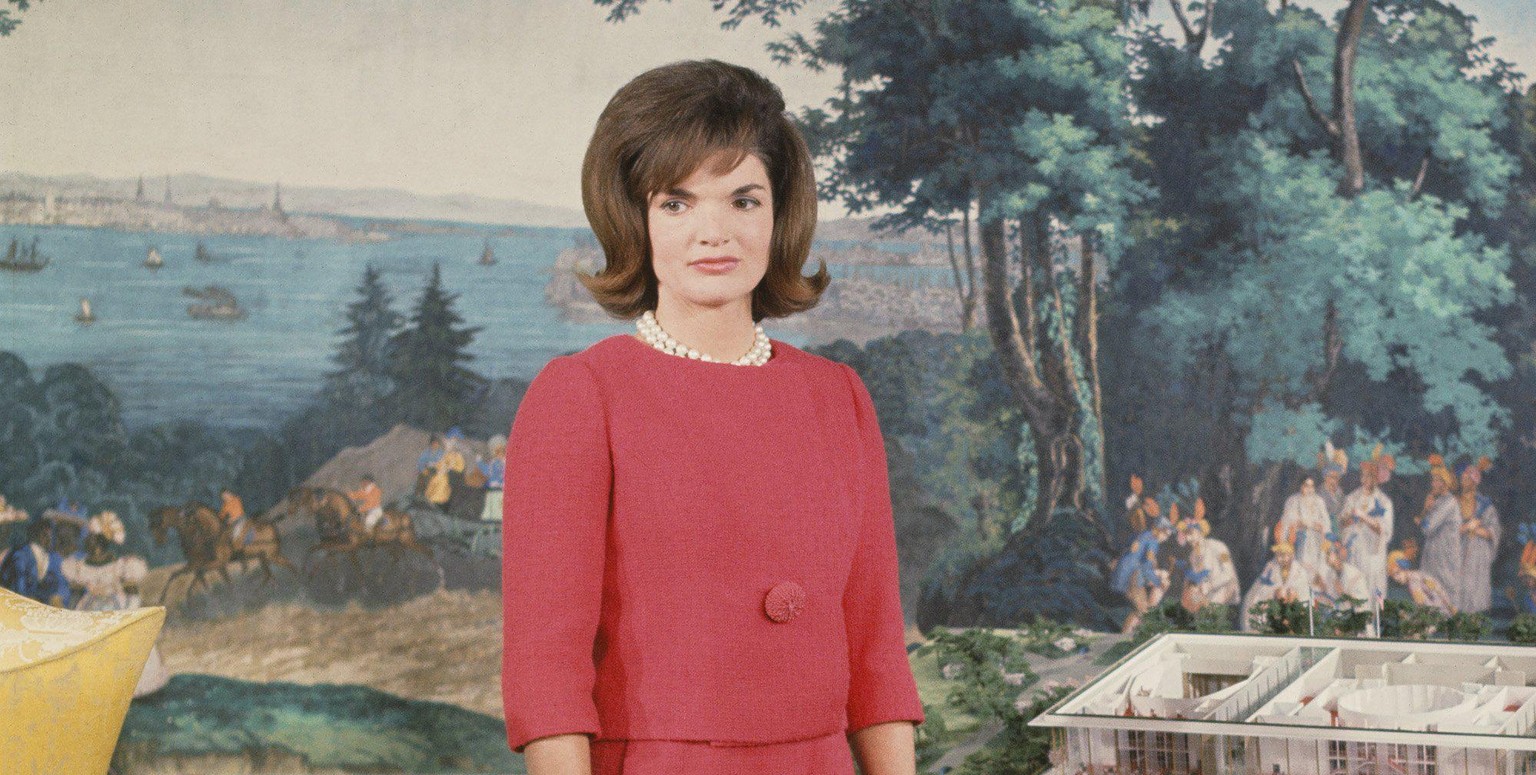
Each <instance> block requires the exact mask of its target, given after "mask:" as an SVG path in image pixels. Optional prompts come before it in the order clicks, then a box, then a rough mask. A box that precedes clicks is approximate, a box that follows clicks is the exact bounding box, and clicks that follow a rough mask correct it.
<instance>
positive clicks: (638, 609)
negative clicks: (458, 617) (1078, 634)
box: [502, 61, 923, 775]
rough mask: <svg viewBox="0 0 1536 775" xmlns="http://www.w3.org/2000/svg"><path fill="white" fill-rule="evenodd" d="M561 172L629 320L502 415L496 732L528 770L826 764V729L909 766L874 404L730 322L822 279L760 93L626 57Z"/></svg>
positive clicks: (839, 371)
mask: <svg viewBox="0 0 1536 775" xmlns="http://www.w3.org/2000/svg"><path fill="white" fill-rule="evenodd" d="M582 198H583V203H584V204H585V206H586V211H587V217H588V219H589V220H590V221H591V223H592V228H593V231H594V232H595V233H596V235H597V238H598V240H599V242H601V243H602V246H603V249H604V252H605V254H606V258H607V264H606V266H605V268H604V269H603V271H602V272H601V273H599V274H597V275H596V276H591V277H583V278H582V281H583V282H584V283H585V284H586V286H587V288H588V289H589V290H590V291H591V292H592V293H593V295H594V296H595V297H596V298H597V300H598V302H599V303H601V304H602V305H603V306H604V307H605V308H606V309H608V310H609V311H610V313H612V314H615V315H617V316H621V317H626V318H634V317H635V316H637V315H638V316H641V319H640V320H639V321H638V322H637V326H638V328H639V331H638V335H630V334H620V335H616V336H612V337H608V338H606V339H603V340H602V341H600V342H598V343H596V344H594V345H592V346H591V347H588V348H587V349H586V350H584V351H582V352H580V353H576V354H574V355H569V356H561V357H557V358H555V359H553V360H552V361H550V362H549V364H548V365H546V366H545V367H544V369H543V370H542V371H540V373H539V374H538V375H537V376H536V377H535V378H534V380H533V382H532V383H531V384H530V385H529V386H528V390H527V392H526V393H525V395H524V397H523V399H522V403H521V404H520V405H519V407H518V410H517V417H516V420H515V421H514V422H513V424H512V430H511V433H510V434H509V436H508V444H507V466H506V479H505V491H504V492H505V498H504V502H505V508H504V519H505V527H504V529H503V532H502V535H503V541H504V546H503V550H504V551H503V558H504V566H503V575H502V578H503V601H504V606H505V610H504V614H505V619H504V629H505V631H504V650H503V662H502V691H503V699H504V707H505V710H506V723H507V734H508V740H509V743H510V745H511V746H512V748H513V750H515V751H518V752H521V753H523V754H524V755H525V756H526V762H527V766H528V772H529V773H530V775H554V774H555V773H587V772H589V771H590V772H593V773H596V774H597V775H611V774H614V773H623V775H653V774H654V775H660V774H662V773H666V775H688V774H689V773H726V772H729V773H733V775H753V774H754V773H763V774H764V775H766V774H768V773H772V775H813V774H814V775H851V773H852V772H853V761H852V757H851V756H850V752H849V745H850V743H851V744H852V747H853V749H854V750H855V752H856V755H857V757H858V758H859V760H860V766H861V768H862V769H863V772H864V773H866V775H911V774H912V773H914V772H915V771H916V766H915V762H914V758H915V757H914V756H913V734H914V730H913V725H914V723H921V722H922V720H923V712H922V706H921V704H920V703H919V701H918V696H917V689H916V686H915V683H914V681H913V678H912V672H911V668H910V666H909V664H908V662H907V655H906V650H905V643H904V637H903V622H902V611H901V601H900V598H899V596H898V593H897V564H896V541H895V535H894V525H893V521H892V517H891V502H890V491H889V489H888V486H887V479H886V464H885V448H884V445H883V442H882V440H881V435H880V428H879V425H878V424H877V422H876V418H875V413H874V406H873V403H872V402H871V400H870V396H869V393H868V391H867V390H866V389H865V387H864V384H863V382H862V381H861V380H860V379H859V377H858V375H857V374H856V373H855V372H854V371H853V370H852V369H851V368H849V367H847V366H845V365H842V364H839V363H835V362H833V361H830V360H827V359H824V358H820V357H817V356H813V355H811V354H809V353H806V352H804V351H802V350H799V349H797V348H794V347H791V346H789V345H787V344H785V343H783V342H778V341H774V340H770V339H768V337H767V336H766V335H765V334H764V333H763V331H762V327H761V326H760V325H754V324H755V323H756V321H760V320H762V319H763V318H766V317H784V316H787V315H789V314H792V313H795V312H799V311H803V310H806V309H809V308H810V307H812V306H814V305H815V303H816V301H817V299H818V297H819V295H820V293H821V292H822V290H824V289H825V287H826V285H827V282H828V275H827V272H826V268H825V266H822V267H821V269H820V271H818V272H817V273H816V274H815V275H812V276H810V277H804V276H802V275H801V274H800V271H801V268H802V267H803V266H804V264H805V261H806V258H807V257H808V255H809V250H810V241H811V234H812V231H813V230H814V227H815V221H816V199H815V181H814V179H813V174H812V168H811V162H810V158H809V154H808V153H807V151H806V148H805V143H804V141H803V140H802V139H801V137H800V136H799V134H798V133H797V132H796V131H795V129H794V127H793V125H792V124H790V123H789V122H788V121H787V120H786V119H785V117H784V102H783V98H782V96H781V95H780V93H779V91H778V89H777V88H775V87H774V86H773V85H772V84H771V83H769V82H768V81H767V80H765V79H764V78H763V77H762V76H760V75H758V74H756V73H754V72H752V71H751V70H747V69H745V68H742V67H737V66H734V65H728V64H725V63H721V62H716V61H703V62H679V63H676V64H672V65H668V66H665V67H660V68H656V69H654V70H651V71H649V72H646V73H644V74H642V75H640V76H639V77H637V78H636V79H634V80H633V81H631V82H630V83H629V84H627V85H625V86H624V87H623V88H621V89H620V90H619V92H618V93H617V94H615V95H614V97H613V99H612V100H611V101H610V102H609V104H608V106H607V108H606V109H605V110H604V111H603V114H602V116H601V117H600V118H599V119H598V124H597V128H596V131H595V132H594V134H593V138H592V141H591V144H590V145H589V146H588V149H587V156H586V160H585V162H584V164H583V170H582ZM642 313H643V314H642ZM589 738H590V739H589ZM589 768H590V769H589Z"/></svg>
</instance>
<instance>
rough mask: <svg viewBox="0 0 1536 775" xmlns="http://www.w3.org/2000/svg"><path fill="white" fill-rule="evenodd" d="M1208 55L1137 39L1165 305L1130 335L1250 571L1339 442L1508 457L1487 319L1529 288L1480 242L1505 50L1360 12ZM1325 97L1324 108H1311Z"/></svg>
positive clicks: (1150, 250) (1233, 36)
mask: <svg viewBox="0 0 1536 775" xmlns="http://www.w3.org/2000/svg"><path fill="white" fill-rule="evenodd" d="M1212 39H1213V40H1217V41H1220V43H1219V49H1218V51H1216V52H1214V54H1213V55H1210V56H1204V57H1202V56H1197V55H1193V54H1191V53H1190V41H1189V40H1188V39H1187V38H1186V40H1184V41H1173V40H1168V39H1166V38H1163V37H1162V36H1161V35H1160V34H1158V33H1156V32H1155V31H1154V32H1149V33H1147V34H1145V35H1144V36H1142V38H1141V39H1140V40H1139V41H1138V47H1139V50H1140V51H1141V52H1142V56H1143V57H1144V59H1145V62H1146V66H1145V67H1144V68H1143V69H1142V70H1141V74H1140V77H1139V78H1138V79H1137V80H1136V83H1135V88H1136V92H1135V96H1136V103H1137V108H1138V111H1139V112H1140V113H1141V115H1142V116H1144V118H1145V120H1146V121H1147V124H1148V127H1149V128H1148V131H1147V140H1146V148H1147V154H1146V156H1147V158H1148V159H1149V160H1150V161H1151V163H1152V172H1151V178H1152V179H1153V180H1154V181H1156V182H1157V183H1158V186H1159V188H1160V190H1161V194H1162V196H1161V197H1160V199H1159V200H1158V203H1157V210H1156V212H1155V213H1148V217H1147V218H1146V219H1144V221H1143V222H1142V223H1141V224H1140V225H1138V227H1137V228H1136V229H1134V230H1135V231H1138V233H1140V234H1144V235H1146V236H1145V238H1144V239H1143V240H1142V241H1141V242H1139V243H1138V245H1137V246H1136V259H1137V260H1136V261H1128V262H1127V263H1129V264H1132V265H1136V266H1138V267H1139V268H1138V270H1137V271H1138V272H1139V273H1140V276H1139V277H1138V278H1134V279H1135V280H1138V281H1144V282H1151V283H1155V284H1156V287H1158V288H1159V289H1160V290H1159V292H1158V293H1157V294H1154V295H1152V296H1151V298H1150V300H1149V301H1146V302H1138V301H1137V300H1136V299H1134V298H1127V299H1126V300H1127V302H1128V304H1127V307H1126V308H1125V309H1122V310H1120V312H1121V313H1122V314H1125V313H1129V312H1131V310H1133V309H1136V308H1138V307H1139V308H1140V309H1139V310H1137V314H1136V315H1135V316H1134V317H1131V316H1129V315H1128V316H1127V317H1125V318H1119V319H1118V320H1117V324H1124V325H1132V324H1133V321H1134V323H1139V324H1142V325H1143V326H1145V327H1146V328H1147V329H1148V330H1151V331H1153V332H1154V333H1155V336H1154V337H1152V338H1149V339H1142V340H1141V341H1140V346H1141V348H1142V349H1145V350H1150V351H1156V352H1159V353H1166V356H1165V357H1164V358H1163V359H1161V362H1159V363H1157V364H1156V368H1155V369H1150V370H1149V372H1150V373H1152V374H1157V375H1160V376H1158V377H1156V379H1158V380H1160V381H1161V383H1162V385H1161V386H1162V388H1163V395H1164V396H1166V397H1168V399H1169V400H1181V398H1182V400H1185V401H1188V402H1189V403H1187V404H1186V407H1187V410H1186V413H1185V414H1183V415H1179V416H1176V417H1175V418H1174V422H1173V423H1171V424H1177V423H1178V422H1179V421H1180V419H1181V418H1184V417H1189V416H1191V415H1196V414H1204V415H1206V416H1208V417H1209V418H1210V420H1209V421H1208V422H1205V423H1204V428H1205V430H1206V432H1207V434H1208V435H1207V436H1206V437H1205V439H1204V440H1203V441H1197V442H1196V445H1195V448H1198V449H1200V450H1202V451H1201V452H1200V453H1199V454H1198V455H1196V456H1195V457H1194V459H1191V458H1190V457H1185V458H1182V459H1181V460H1180V461H1179V462H1180V463H1181V464H1184V465H1188V464H1190V463H1197V464H1198V465H1199V466H1200V467H1203V468H1204V469H1205V471H1206V479H1207V481H1208V482H1209V483H1210V484H1212V485H1214V486H1211V487H1207V488H1204V489H1203V490H1202V491H1203V492H1206V493H1209V494H1211V496H1212V497H1211V501H1212V505H1213V506H1215V507H1217V508H1216V510H1217V511H1218V512H1219V513H1220V515H1221V517H1220V518H1218V519H1213V522H1216V523H1217V524H1221V523H1222V522H1223V521H1226V520H1228V519H1232V518H1234V517H1235V522H1234V523H1233V524H1232V526H1230V527H1228V528H1227V533H1226V537H1227V538H1228V540H1229V543H1232V544H1233V548H1234V552H1235V553H1236V554H1237V555H1238V556H1239V557H1241V558H1244V559H1240V560H1239V567H1240V569H1242V568H1244V567H1245V566H1252V565H1254V564H1256V563H1257V562H1258V561H1259V560H1261V558H1262V557H1263V556H1264V554H1265V553H1264V551H1263V547H1264V545H1265V543H1264V541H1263V534H1264V528H1265V526H1266V520H1272V519H1273V517H1274V515H1275V514H1277V513H1278V512H1279V497H1280V496H1281V495H1283V488H1282V484H1283V482H1284V481H1285V476H1284V474H1285V472H1286V471H1288V470H1292V471H1293V470H1295V468H1294V467H1295V466H1302V467H1305V466H1310V465H1311V464H1312V462H1313V461H1314V459H1315V454H1316V452H1317V450H1318V449H1319V448H1320V447H1321V446H1322V443H1323V441H1324V439H1326V438H1333V439H1334V440H1336V441H1340V442H1343V443H1346V444H1348V443H1352V442H1356V441H1357V440H1358V442H1359V444H1358V446H1357V447H1356V452H1357V453H1358V452H1359V451H1361V448H1362V447H1365V448H1368V446H1369V445H1370V444H1372V443H1374V442H1376V441H1385V442H1387V443H1388V445H1389V446H1391V447H1395V448H1398V449H1399V450H1401V449H1407V448H1410V447H1412V448H1413V449H1414V451H1415V452H1418V453H1420V454H1423V453H1424V452H1427V451H1431V450H1435V449H1438V451H1442V452H1451V453H1455V452H1459V451H1462V450H1468V451H1486V450H1491V449H1492V448H1493V446H1494V444H1495V441H1496V439H1497V436H1498V433H1499V429H1500V428H1501V427H1502V426H1503V424H1504V423H1505V422H1506V420H1507V416H1508V415H1507V410H1506V409H1505V408H1504V407H1503V406H1501V405H1500V404H1499V403H1498V401H1497V400H1495V398H1494V396H1493V395H1492V394H1491V392H1490V385H1491V384H1492V383H1494V382H1495V381H1497V380H1500V379H1503V378H1505V377H1506V376H1508V375H1509V373H1510V364H1509V360H1508V358H1507V357H1506V355H1505V353H1504V352H1503V351H1502V350H1501V348H1500V347H1499V346H1498V344H1497V343H1496V342H1495V340H1494V339H1493V336H1492V333H1493V331H1492V329H1491V328H1490V326H1489V325H1488V324H1487V322H1486V320H1487V316H1488V315H1490V314H1491V313H1492V312H1494V311H1495V310H1497V309H1498V308H1499V307H1500V306H1501V305H1503V304H1505V303H1507V302H1508V301H1510V300H1511V298H1512V293H1511V290H1512V284H1511V282H1510V279H1509V276H1508V270H1509V261H1508V254H1507V251H1506V250H1505V249H1504V247H1503V246H1502V245H1499V244H1495V243H1493V242H1490V239H1489V237H1488V236H1486V235H1485V234H1484V233H1483V232H1482V231H1480V230H1479V225H1480V224H1482V223H1485V222H1486V221H1487V219H1488V218H1489V217H1490V215H1491V214H1495V213H1497V212H1498V211H1499V210H1500V209H1501V208H1502V205H1503V202H1504V198H1505V197H1504V191H1505V190H1506V188H1507V185H1508V179H1509V176H1510V173H1511V171H1512V169H1513V167H1512V164H1511V161H1510V158H1509V155H1508V154H1507V153H1505V152H1504V151H1503V150H1502V149H1501V148H1499V146H1498V144H1497V143H1496V142H1495V137H1496V133H1497V132H1498V130H1499V129H1500V127H1501V125H1502V122H1503V120H1504V119H1503V116H1504V112H1503V104H1504V99H1503V90H1504V89H1505V88H1506V86H1507V84H1506V83H1504V82H1501V81H1500V78H1507V73H1506V74H1504V75H1498V74H1495V75H1493V76H1489V75H1484V74H1482V73H1480V71H1479V67H1478V65H1479V64H1480V63H1485V62H1486V61H1487V54H1486V47H1487V45H1488V42H1487V41H1481V40H1478V39H1477V38H1475V37H1473V35H1472V30H1471V26H1470V20H1469V19H1468V18H1467V17H1466V16H1465V15H1464V14H1461V13H1460V12H1459V11H1456V10H1455V9H1454V8H1453V7H1451V6H1448V5H1446V4H1442V3H1439V2H1436V1H1435V0H1388V1H1387V2H1375V3H1364V2H1352V3H1350V4H1349V6H1348V7H1346V8H1345V9H1344V10H1343V11H1342V12H1341V14H1340V17H1339V20H1338V22H1337V23H1336V24H1333V25H1330V24H1329V23H1328V22H1327V21H1326V20H1325V19H1323V18H1322V17H1321V16H1319V15H1318V14H1316V13H1314V12H1312V11H1310V10H1307V9H1302V8H1297V7H1294V6H1286V5H1282V6H1281V7H1279V8H1277V9H1271V8H1269V7H1268V6H1267V5H1266V4H1265V3H1264V2H1262V0H1223V2H1222V4H1221V6H1220V12H1219V13H1217V14H1216V16H1215V21H1214V26H1213V36H1212ZM1328 73H1331V76H1330V75H1327V74H1328ZM1330 79H1331V80H1330ZM1325 82H1326V83H1331V86H1332V89H1331V91H1332V93H1333V97H1332V101H1331V103H1330V104H1328V105H1326V106H1325V105H1323V104H1322V103H1321V101H1320V100H1318V99H1317V98H1316V97H1315V95H1313V94H1312V90H1311V84H1321V83H1325ZM1210 375H1217V376H1216V377H1214V378H1211V377H1210ZM1206 381H1211V382H1214V383H1216V384H1215V385H1214V386H1213V389H1212V390H1210V391H1207V390H1205V389H1203V388H1202V389H1191V388H1193V387H1195V386H1199V385H1202V384H1204V382H1206ZM1170 388H1171V389H1170ZM1124 389H1127V390H1133V389H1135V388H1134V387H1133V386H1130V385H1126V386H1124ZM1196 402H1204V404H1205V405H1203V406H1202V405H1197V404H1196ZM1147 430H1148V428H1146V427H1145V426H1143V427H1142V428H1141V432H1142V433H1143V434H1145V433H1147ZM1121 432H1122V433H1132V431H1131V430H1130V429H1127V430H1124V431H1121ZM1148 435H1152V436H1157V435H1159V434H1157V433H1151V434H1148ZM1168 435H1174V434H1173V433H1170V434H1168ZM1176 454H1177V453H1176ZM1184 470H1189V469H1188V468H1185V469H1184Z"/></svg>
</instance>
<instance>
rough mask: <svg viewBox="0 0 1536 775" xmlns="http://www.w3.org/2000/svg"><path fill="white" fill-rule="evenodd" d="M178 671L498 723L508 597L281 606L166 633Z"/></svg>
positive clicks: (453, 595) (165, 647)
mask: <svg viewBox="0 0 1536 775" xmlns="http://www.w3.org/2000/svg"><path fill="white" fill-rule="evenodd" d="M160 653H161V656H162V657H163V658H164V659H165V664H166V667H167V668H168V669H169V670H170V671H171V672H172V673H177V672H188V673H208V674H212V675H221V676H228V677H230V678H240V679H244V680H248V681H289V682H292V683H302V684H317V683H350V684H361V685H365V686H371V687H373V688H375V689H379V690H381V691H386V692H390V693H392V694H397V695H400V696H403V697H410V698H413V699H420V700H436V701H439V702H446V703H450V704H453V705H457V706H459V707H461V708H466V709H468V710H473V711H476V712H479V713H484V714H487V715H490V716H495V717H497V718H500V717H501V715H502V709H501V682H500V675H501V596H500V595H499V594H497V593H495V592H491V591H478V592H464V591H458V590H453V591H444V592H437V593H433V594H431V595H427V596H424V597H420V598H416V599H414V600H411V601H409V602H406V603H403V604H401V605H398V606H393V607H390V608H382V609H376V610H367V609H365V608H363V607H362V606H358V605H352V606H349V607H347V608H345V609H342V610H338V611H322V610H316V609H314V608H312V607H310V606H308V605H304V604H301V603H296V602H278V603H272V604H269V605H267V606H265V607H263V608H261V609H259V610H256V611H252V612H248V613H242V614H236V615H233V616H230V617H227V618H221V619H215V620H208V621H188V620H185V619H183V620H180V621H173V622H171V623H169V624H167V625H166V628H165V630H164V632H163V633H162V634H161V636H160Z"/></svg>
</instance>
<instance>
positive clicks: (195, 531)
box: [149, 501, 234, 603]
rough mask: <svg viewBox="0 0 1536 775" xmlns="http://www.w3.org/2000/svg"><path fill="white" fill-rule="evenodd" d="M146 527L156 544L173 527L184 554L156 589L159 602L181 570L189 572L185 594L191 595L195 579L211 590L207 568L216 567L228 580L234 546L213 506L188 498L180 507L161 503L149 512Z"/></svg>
mask: <svg viewBox="0 0 1536 775" xmlns="http://www.w3.org/2000/svg"><path fill="white" fill-rule="evenodd" d="M149 530H150V532H151V533H153V534H154V536H155V545H157V546H158V545H161V544H164V543H165V542H166V540H167V539H168V538H169V534H170V531H171V530H175V531H176V536H177V539H178V540H179V541H180V542H181V554H182V556H183V557H186V558H187V562H186V564H185V565H183V566H181V567H180V568H178V569H176V572H175V573H172V574H171V577H170V578H168V579H166V580H165V586H164V587H163V588H161V590H160V602H161V603H164V602H165V597H166V595H167V594H169V593H170V591H171V582H173V581H175V580H176V577H177V576H180V575H182V574H184V573H190V574H193V576H192V583H190V584H188V585H187V597H191V596H192V590H194V589H196V588H197V585H198V584H199V583H201V584H202V585H203V589H206V590H208V591H210V592H211V591H213V587H212V586H210V585H209V584H208V579H207V574H208V572H209V571H218V573H219V575H220V576H223V577H224V582H225V583H229V581H230V578H229V569H228V566H229V562H230V558H231V557H233V556H234V547H233V545H232V544H231V542H230V541H229V540H228V531H226V530H225V529H224V520H223V519H221V518H220V517H219V512H217V511H215V510H214V509H213V507H211V506H209V505H208V504H206V503H199V502H197V501H188V502H187V505H185V506H182V507H180V508H178V507H176V506H161V507H160V508H158V509H155V510H154V511H151V512H150V513H149ZM221 538H223V540H220V539H221Z"/></svg>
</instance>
